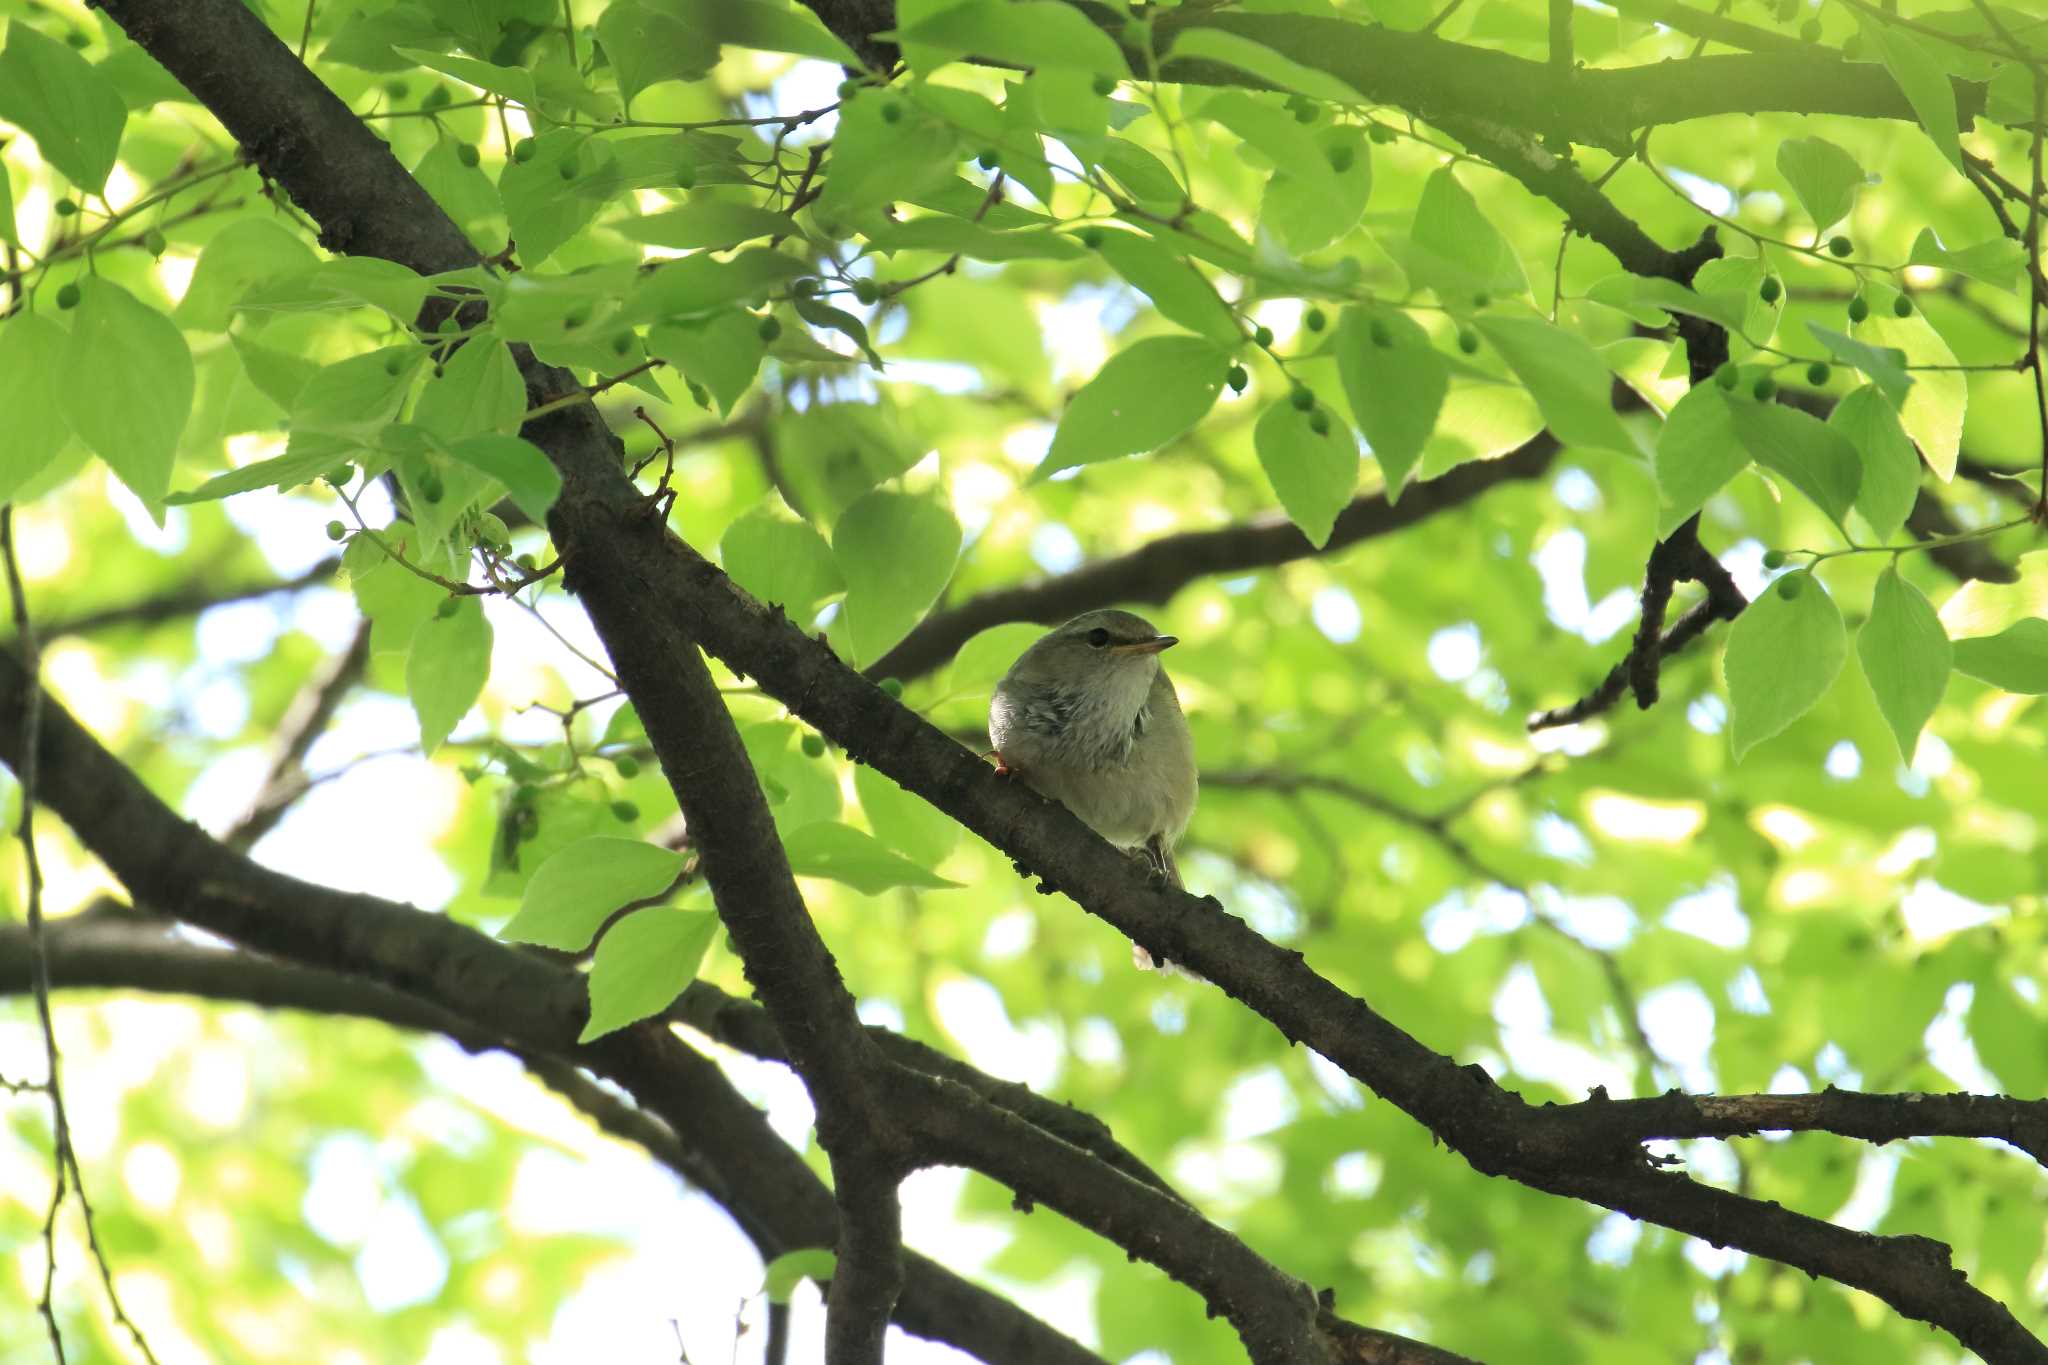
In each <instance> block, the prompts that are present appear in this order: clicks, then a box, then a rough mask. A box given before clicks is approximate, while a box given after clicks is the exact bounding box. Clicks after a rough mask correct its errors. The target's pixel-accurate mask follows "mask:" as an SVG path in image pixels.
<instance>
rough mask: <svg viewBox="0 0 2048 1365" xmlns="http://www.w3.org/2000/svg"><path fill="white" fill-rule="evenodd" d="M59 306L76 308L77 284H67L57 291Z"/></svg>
mask: <svg viewBox="0 0 2048 1365" xmlns="http://www.w3.org/2000/svg"><path fill="white" fill-rule="evenodd" d="M57 306H58V307H59V308H76V307H77V306H78V286H77V284H75V283H73V284H67V285H65V286H64V287H63V288H62V289H59V290H58V291H57Z"/></svg>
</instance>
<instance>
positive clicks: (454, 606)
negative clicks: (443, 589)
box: [434, 597, 462, 621]
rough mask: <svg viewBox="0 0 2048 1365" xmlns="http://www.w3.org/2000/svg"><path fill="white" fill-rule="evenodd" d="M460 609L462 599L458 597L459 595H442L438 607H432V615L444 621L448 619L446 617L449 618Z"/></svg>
mask: <svg viewBox="0 0 2048 1365" xmlns="http://www.w3.org/2000/svg"><path fill="white" fill-rule="evenodd" d="M461 610H462V599H461V598H459V597H444V598H442V599H441V605H440V606H438V607H435V608H434V617H435V619H436V620H441V621H446V620H448V619H449V618H450V617H452V616H454V615H455V613H456V612H458V611H461Z"/></svg>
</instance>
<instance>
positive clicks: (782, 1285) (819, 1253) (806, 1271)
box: [761, 1247, 839, 1303]
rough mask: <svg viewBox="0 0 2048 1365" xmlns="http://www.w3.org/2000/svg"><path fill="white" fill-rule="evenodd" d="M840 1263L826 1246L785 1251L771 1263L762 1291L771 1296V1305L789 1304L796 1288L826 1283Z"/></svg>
mask: <svg viewBox="0 0 2048 1365" xmlns="http://www.w3.org/2000/svg"><path fill="white" fill-rule="evenodd" d="M838 1264H839V1260H838V1258H837V1257H836V1256H834V1255H833V1254H832V1252H831V1250H830V1249H829V1248H826V1247H805V1248H804V1249H802V1250H801V1251H785V1252H783V1253H782V1254H781V1255H780V1256H777V1257H776V1258H775V1259H774V1260H772V1261H770V1262H769V1263H768V1268H767V1278H766V1280H765V1282H764V1283H763V1284H762V1286H761V1292H762V1293H763V1294H765V1295H767V1296H768V1302H770V1303H788V1302H789V1296H790V1295H792V1294H794V1293H795V1292H796V1287H797V1285H799V1284H801V1283H802V1282H803V1281H805V1280H811V1281H813V1282H815V1283H817V1284H824V1283H825V1282H826V1281H828V1280H830V1279H831V1278H832V1271H833V1270H834V1268H836V1267H837V1266H838Z"/></svg>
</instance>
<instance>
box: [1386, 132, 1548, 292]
mask: <svg viewBox="0 0 2048 1365" xmlns="http://www.w3.org/2000/svg"><path fill="white" fill-rule="evenodd" d="M1403 258H1404V264H1407V265H1408V266H1409V268H1410V270H1411V271H1412V272H1415V273H1416V274H1417V276H1418V282H1419V283H1422V284H1425V285H1427V286H1428V287H1429V288H1431V289H1434V290H1436V291H1437V292H1438V293H1439V294H1443V295H1445V296H1447V297H1451V296H1455V297H1456V299H1457V301H1458V303H1460V304H1463V303H1465V302H1466V296H1467V295H1470V294H1472V293H1474V292H1475V291H1476V292H1480V293H1494V294H1509V295H1515V294H1525V293H1527V292H1528V290H1529V281H1528V277H1527V276H1525V275H1524V274H1523V273H1522V262H1521V259H1520V258H1519V257H1518V256H1516V255H1515V250H1514V248H1513V247H1511V246H1509V245H1508V240H1507V238H1505V237H1503V236H1501V235H1500V230H1499V229H1498V228H1496V227H1494V225H1493V224H1492V223H1491V222H1489V221H1488V220H1487V217H1486V215H1485V214H1484V213H1482V212H1480V210H1479V204H1478V202H1477V201H1476V200H1474V199H1473V198H1472V196H1471V195H1470V194H1469V193H1467V192H1466V190H1465V187H1464V186H1463V185H1461V184H1459V183H1458V178H1457V176H1456V175H1454V174H1452V172H1451V168H1450V167H1449V166H1445V167H1443V168H1442V169H1441V170H1438V171H1437V172H1435V173H1434V174H1432V175H1431V176H1430V177H1429V181H1428V183H1427V184H1425V185H1424V186H1423V187H1422V199H1421V201H1420V202H1419V203H1417V204H1416V206H1415V222H1414V224H1413V226H1412V227H1410V229H1409V232H1408V249H1407V251H1405V252H1404V253H1403Z"/></svg>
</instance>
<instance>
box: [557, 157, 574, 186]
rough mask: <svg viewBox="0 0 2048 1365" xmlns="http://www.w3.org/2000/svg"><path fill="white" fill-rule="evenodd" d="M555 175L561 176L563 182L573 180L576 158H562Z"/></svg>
mask: <svg viewBox="0 0 2048 1365" xmlns="http://www.w3.org/2000/svg"><path fill="white" fill-rule="evenodd" d="M555 174H557V175H559V176H561V177H562V179H564V180H574V179H575V178H576V158H575V157H573V156H565V157H563V158H562V164H561V166H559V167H558V168H557V169H556V171H555Z"/></svg>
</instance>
